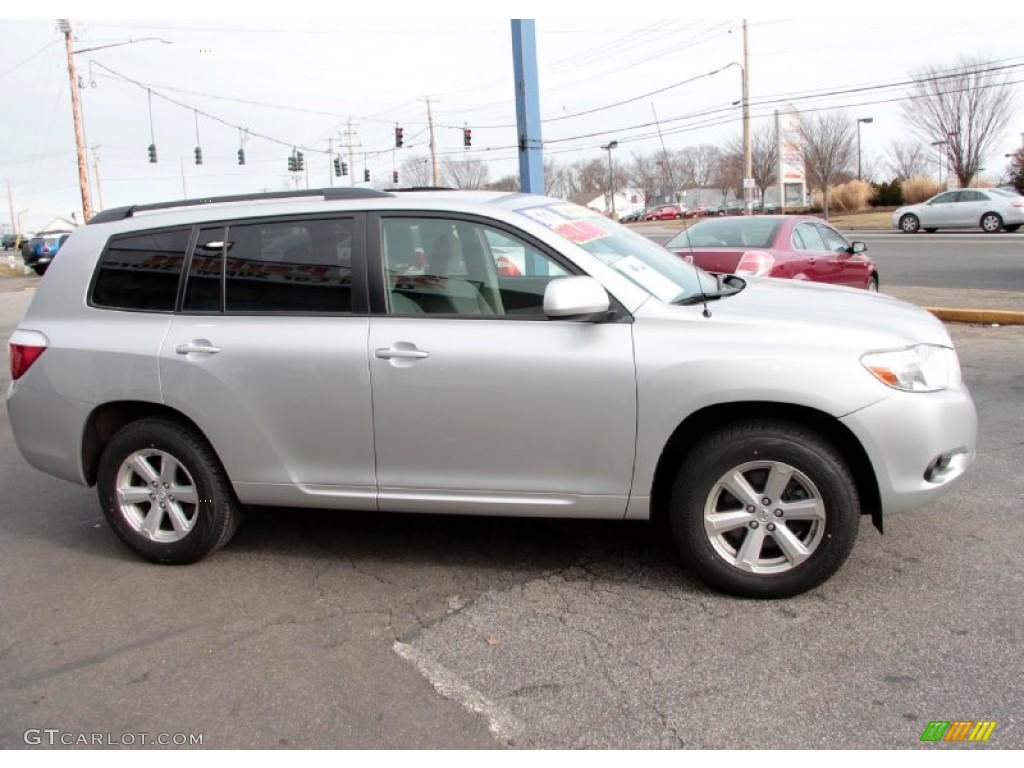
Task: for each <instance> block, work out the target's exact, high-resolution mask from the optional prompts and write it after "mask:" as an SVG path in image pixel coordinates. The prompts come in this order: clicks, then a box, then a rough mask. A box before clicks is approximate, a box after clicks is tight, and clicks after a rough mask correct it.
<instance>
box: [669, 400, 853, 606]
mask: <svg viewBox="0 0 1024 768" xmlns="http://www.w3.org/2000/svg"><path fill="white" fill-rule="evenodd" d="M670 515H671V523H672V532H673V535H674V537H675V541H676V545H677V547H678V548H679V550H680V552H681V554H682V555H683V557H684V559H685V560H686V563H687V565H688V566H689V567H690V568H691V570H693V571H694V573H695V574H696V575H697V576H698V577H699V578H701V579H702V580H704V581H705V582H707V583H708V584H709V585H711V586H713V587H716V588H717V589H720V590H722V591H724V592H728V593H730V594H733V595H739V596H741V597H760V598H779V597H790V596H792V595H797V594H800V593H801V592H806V591H807V590H809V589H813V588H814V587H816V586H818V585H819V584H821V583H822V582H823V581H825V580H826V579H828V578H829V576H831V575H832V574H833V573H835V572H836V570H838V569H839V567H840V566H841V565H842V564H843V562H844V561H845V560H846V558H847V557H848V556H849V554H850V551H851V550H852V549H853V544H854V541H855V540H856V538H857V526H858V522H859V518H860V504H859V501H858V498H857V488H856V485H855V483H854V481H853V478H852V477H851V475H850V471H849V469H848V468H847V466H846V463H845V462H844V461H843V459H842V457H841V456H839V454H838V453H837V452H836V451H835V449H834V448H833V447H832V446H831V445H830V444H829V443H828V442H827V441H825V440H823V439H822V438H821V437H819V436H818V435H817V434H815V433H814V432H811V431H809V430H807V429H805V428H803V427H800V426H798V425H795V424H789V423H786V422H775V421H767V420H764V421H762V420H756V421H750V422H746V423H742V424H737V425H733V426H730V427H726V428H724V429H722V430H720V431H718V432H716V433H713V434H712V435H710V436H708V437H707V438H706V439H705V440H704V441H703V442H702V443H701V444H700V445H699V446H697V447H696V448H695V449H694V450H693V451H692V452H691V453H690V459H689V460H688V461H687V462H686V463H685V465H684V466H683V467H682V469H681V470H680V472H679V474H678V476H677V478H676V482H675V486H674V488H673V491H672V502H671V510H670Z"/></svg>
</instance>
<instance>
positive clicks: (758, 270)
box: [736, 251, 775, 275]
mask: <svg viewBox="0 0 1024 768" xmlns="http://www.w3.org/2000/svg"><path fill="white" fill-rule="evenodd" d="M774 266H775V257H773V256H772V255H771V254H770V253H763V252H761V251H747V252H746V253H744V254H743V256H742V258H740V263H739V265H738V266H737V267H736V274H737V275H767V274H768V273H769V272H771V271H772V267H774Z"/></svg>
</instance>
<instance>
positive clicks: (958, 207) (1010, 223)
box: [892, 188, 1024, 235]
mask: <svg viewBox="0 0 1024 768" xmlns="http://www.w3.org/2000/svg"><path fill="white" fill-rule="evenodd" d="M1021 224H1024V196H1021V195H1019V194H1017V192H1014V191H1010V190H1005V189H968V188H964V189H951V190H949V191H948V192H941V193H939V194H938V195H936V196H935V197H933V198H932V199H931V200H927V201H925V202H923V203H919V204H917V205H905V206H903V207H902V208H897V209H896V210H895V211H894V212H893V214H892V225H893V227H895V228H896V229H899V230H902V231H903V232H905V233H907V234H908V235H912V234H915V233H917V232H920V231H922V230H924V231H925V232H935V231H937V230H939V229H979V228H980V229H981V230H982V231H983V232H989V233H995V232H998V231H999V230H1001V229H1005V230H1006V231H1007V232H1016V231H1017V230H1018V229H1020V225H1021Z"/></svg>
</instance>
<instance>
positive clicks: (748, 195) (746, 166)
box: [743, 19, 754, 216]
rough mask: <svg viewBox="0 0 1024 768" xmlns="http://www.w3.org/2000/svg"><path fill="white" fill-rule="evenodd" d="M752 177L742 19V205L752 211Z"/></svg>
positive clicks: (747, 56) (747, 52) (747, 62)
mask: <svg viewBox="0 0 1024 768" xmlns="http://www.w3.org/2000/svg"><path fill="white" fill-rule="evenodd" d="M753 177H754V161H753V155H752V152H751V147H750V49H749V48H748V47H747V20H746V19H744V20H743V206H744V208H745V209H746V214H747V215H748V216H749V215H750V214H751V213H753V205H754V201H753V194H752V193H753V191H754V190H752V189H750V188H749V187H748V186H747V184H749V182H748V181H747V179H752V178H753Z"/></svg>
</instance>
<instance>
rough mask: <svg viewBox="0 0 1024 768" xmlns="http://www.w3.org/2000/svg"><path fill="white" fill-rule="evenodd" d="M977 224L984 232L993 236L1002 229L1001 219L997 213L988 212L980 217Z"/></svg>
mask: <svg viewBox="0 0 1024 768" xmlns="http://www.w3.org/2000/svg"><path fill="white" fill-rule="evenodd" d="M978 224H979V226H980V227H981V229H982V230H983V231H984V232H986V233H988V234H990V235H994V234H996V232H998V231H999V230H1001V229H1002V228H1003V217H1002V216H1000V215H999V214H998V213H994V212H992V211H989V212H988V213H986V214H985V215H984V216H982V217H981V219H980V220H979V221H978Z"/></svg>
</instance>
